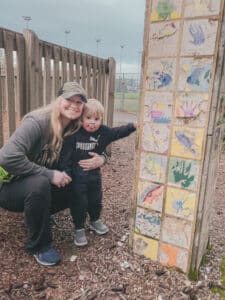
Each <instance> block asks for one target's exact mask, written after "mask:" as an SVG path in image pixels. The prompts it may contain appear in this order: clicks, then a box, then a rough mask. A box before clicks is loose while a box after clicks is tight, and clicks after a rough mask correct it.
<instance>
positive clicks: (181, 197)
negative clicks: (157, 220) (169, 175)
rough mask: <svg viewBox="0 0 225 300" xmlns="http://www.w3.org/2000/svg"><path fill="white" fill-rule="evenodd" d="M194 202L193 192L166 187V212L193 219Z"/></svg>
mask: <svg viewBox="0 0 225 300" xmlns="http://www.w3.org/2000/svg"><path fill="white" fill-rule="evenodd" d="M195 203H196V194H195V193H191V192H190V191H186V190H180V189H175V188H171V187H167V192H166V205H165V212H166V214H170V215H173V216H176V217H179V218H183V219H187V220H190V221H193V219H194V213H195Z"/></svg>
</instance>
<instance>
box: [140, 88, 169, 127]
mask: <svg viewBox="0 0 225 300" xmlns="http://www.w3.org/2000/svg"><path fill="white" fill-rule="evenodd" d="M172 100H173V94H172V93H159V92H146V95H145V104H144V121H148V122H152V123H170V122H171V116H172Z"/></svg>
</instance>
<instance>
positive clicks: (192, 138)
mask: <svg viewBox="0 0 225 300" xmlns="http://www.w3.org/2000/svg"><path fill="white" fill-rule="evenodd" d="M203 139H204V128H191V127H184V126H183V127H179V126H174V127H173V133H172V142H171V155H173V156H181V157H184V158H193V159H201V157H202V147H203Z"/></svg>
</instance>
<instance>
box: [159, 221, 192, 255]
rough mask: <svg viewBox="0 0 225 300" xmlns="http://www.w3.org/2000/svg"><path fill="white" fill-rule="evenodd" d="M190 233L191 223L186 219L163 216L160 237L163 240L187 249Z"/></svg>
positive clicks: (189, 242)
mask: <svg viewBox="0 0 225 300" xmlns="http://www.w3.org/2000/svg"><path fill="white" fill-rule="evenodd" d="M191 233H192V228H191V224H190V222H188V221H186V220H181V219H175V218H169V217H165V218H164V219H163V221H162V235H161V239H162V241H163V242H166V243H169V244H172V245H174V246H178V247H182V248H185V249H189V248H190V244H191Z"/></svg>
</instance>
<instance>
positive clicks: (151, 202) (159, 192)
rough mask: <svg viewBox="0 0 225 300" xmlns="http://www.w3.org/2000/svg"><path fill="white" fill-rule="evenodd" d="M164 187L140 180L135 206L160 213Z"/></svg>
mask: <svg viewBox="0 0 225 300" xmlns="http://www.w3.org/2000/svg"><path fill="white" fill-rule="evenodd" d="M163 193H164V186H163V185H160V184H154V183H150V182H147V181H143V180H140V181H139V183H138V200H137V205H139V206H142V207H145V208H150V209H153V210H156V211H160V212H161V211H162V203H163Z"/></svg>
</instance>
